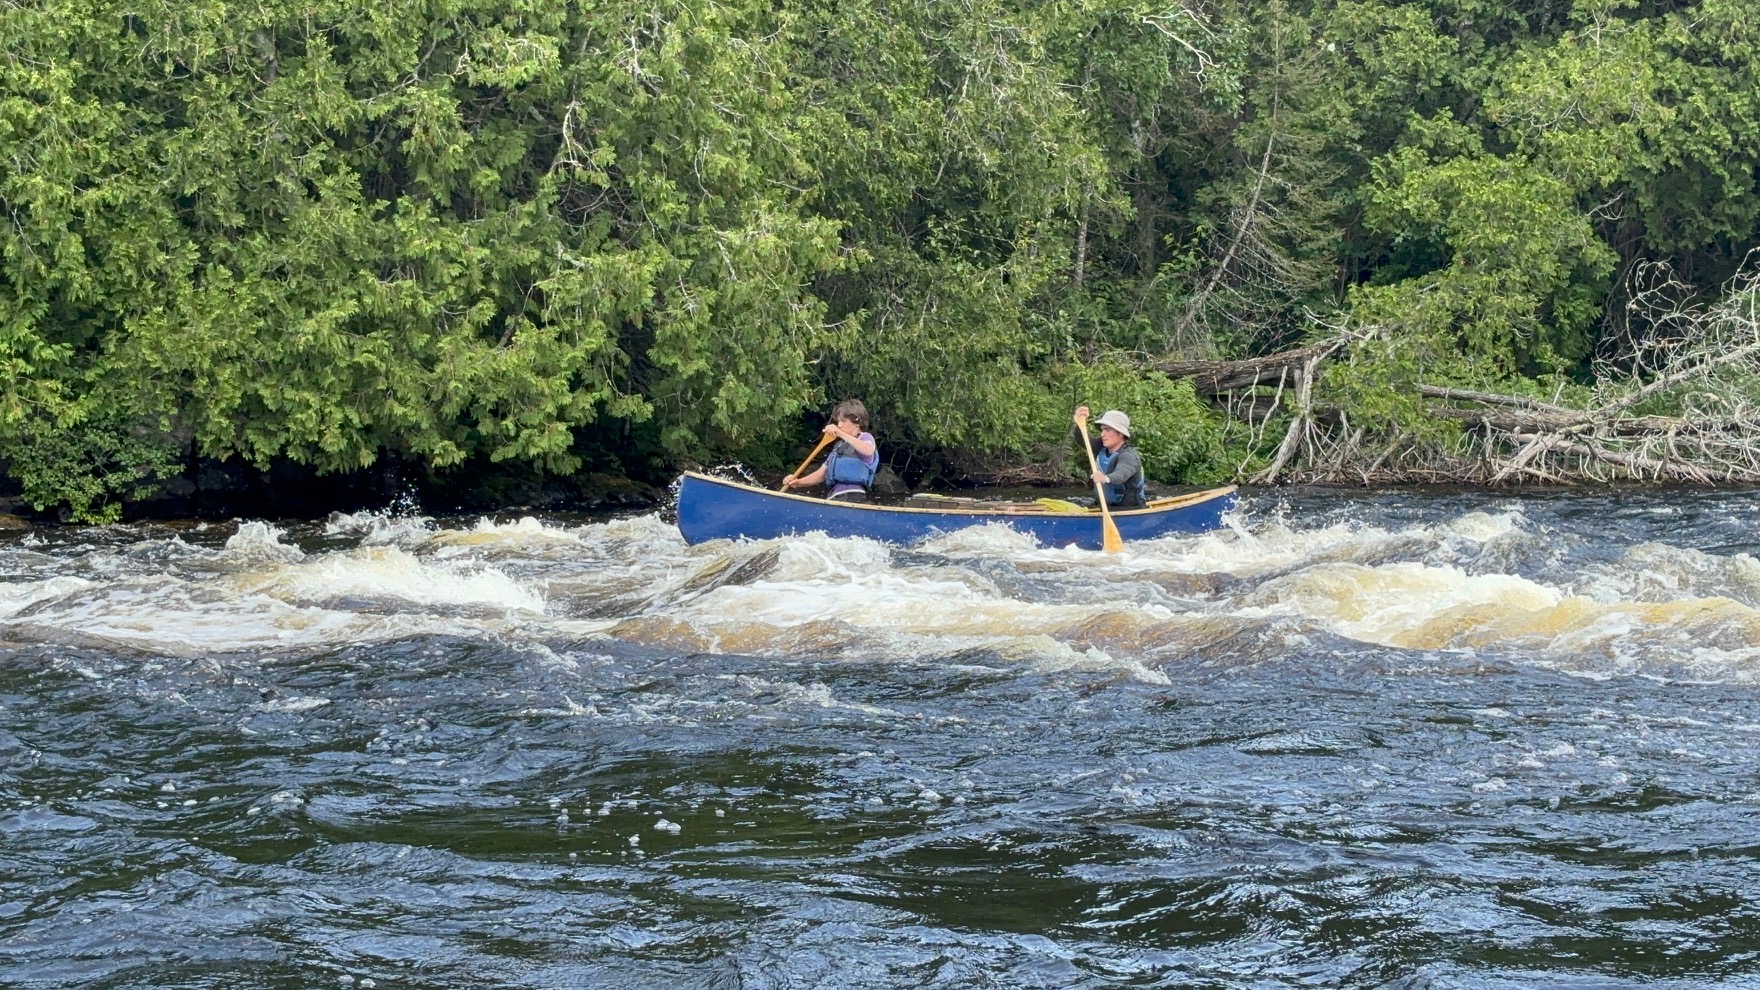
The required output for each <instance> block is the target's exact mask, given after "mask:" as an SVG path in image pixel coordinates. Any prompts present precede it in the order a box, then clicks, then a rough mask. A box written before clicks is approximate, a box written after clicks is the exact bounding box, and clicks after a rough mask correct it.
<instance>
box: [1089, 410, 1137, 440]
mask: <svg viewBox="0 0 1760 990" xmlns="http://www.w3.org/2000/svg"><path fill="white" fill-rule="evenodd" d="M1094 423H1095V425H1097V426H1110V427H1112V428H1113V429H1115V430H1117V431H1118V432H1120V433H1122V434H1124V435H1125V437H1126V438H1129V437H1130V435H1131V418H1130V417H1129V416H1126V415H1125V414H1124V413H1121V412H1119V411H1118V410H1117V409H1108V410H1106V412H1105V413H1104V414H1103V415H1102V416H1101V417H1100V418H1099V419H1097V420H1095V421H1094Z"/></svg>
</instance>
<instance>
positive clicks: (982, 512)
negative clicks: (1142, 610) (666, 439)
mask: <svg viewBox="0 0 1760 990" xmlns="http://www.w3.org/2000/svg"><path fill="white" fill-rule="evenodd" d="M961 501H964V500H961ZM1234 502H1235V490H1234V488H1233V486H1230V487H1228V488H1215V489H1211V490H1210V491H1203V492H1193V493H1191V494H1189V495H1180V496H1177V497H1175V498H1164V499H1156V500H1154V501H1152V502H1150V503H1149V505H1148V506H1147V507H1146V508H1142V509H1131V510H1128V511H1123V512H1114V513H1113V514H1112V521H1113V522H1114V523H1115V524H1116V525H1117V526H1118V534H1119V535H1120V536H1122V537H1123V538H1124V541H1125V543H1127V544H1128V543H1130V542H1131V541H1133V540H1152V539H1154V538H1156V537H1158V536H1166V535H1168V534H1170V533H1199V532H1203V531H1205V530H1210V529H1215V528H1217V527H1218V526H1220V525H1222V514H1223V513H1224V512H1227V511H1228V510H1229V509H1230V508H1231V507H1233V506H1234ZM966 504H968V505H969V504H971V503H966ZM992 522H998V523H1002V524H1003V525H1005V526H1011V527H1013V528H1014V529H1016V530H1019V531H1020V532H1023V533H1028V534H1030V535H1032V536H1033V537H1035V538H1036V539H1038V541H1039V543H1040V544H1041V545H1044V546H1052V547H1064V546H1077V547H1082V548H1084V549H1088V550H1098V549H1100V536H1101V533H1100V527H1101V522H1100V513H1099V512H1096V511H1089V512H1051V511H1047V510H1044V509H1024V508H1021V507H1019V506H1018V505H1016V506H1013V507H1010V508H1007V509H1002V508H982V507H978V508H966V507H961V508H946V509H943V508H916V507H914V506H893V505H864V504H861V503H853V504H852V503H846V502H827V501H826V500H825V499H823V498H815V497H812V496H807V495H793V494H787V493H783V492H776V491H769V490H767V489H763V488H753V487H752V486H751V485H742V484H740V483H738V482H734V481H724V480H722V479H720V478H711V477H709V476H708V475H704V474H697V473H695V472H688V473H686V474H685V476H684V477H683V479H682V480H681V481H680V483H679V491H678V530H679V532H681V533H683V534H684V539H685V542H686V543H702V542H705V541H707V540H721V539H739V538H741V537H745V538H747V539H753V540H770V539H775V538H777V537H780V536H793V535H798V534H801V533H814V532H820V533H825V534H827V535H829V536H865V537H867V538H868V539H871V540H881V541H884V542H887V543H898V544H904V545H909V544H912V543H915V542H917V541H918V540H921V539H923V538H924V537H926V536H933V535H934V534H936V533H946V532H950V531H952V530H956V529H964V528H966V527H967V526H981V525H983V524H985V523H992Z"/></svg>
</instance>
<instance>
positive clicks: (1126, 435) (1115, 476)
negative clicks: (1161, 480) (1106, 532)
mask: <svg viewBox="0 0 1760 990" xmlns="http://www.w3.org/2000/svg"><path fill="white" fill-rule="evenodd" d="M1087 418H1088V407H1087V406H1078V407H1077V408H1076V416H1075V419H1076V425H1075V431H1080V432H1082V434H1083V436H1082V440H1083V442H1085V443H1087V444H1088V445H1089V448H1090V449H1091V450H1093V451H1094V463H1095V464H1096V465H1098V466H1099V470H1098V471H1095V472H1094V480H1095V481H1096V482H1098V483H1099V484H1101V485H1104V486H1105V490H1106V505H1107V507H1108V508H1112V509H1140V508H1142V507H1143V506H1144V505H1145V504H1147V502H1148V500H1149V492H1148V487H1147V485H1146V483H1145V481H1144V478H1143V455H1142V454H1139V453H1137V448H1135V447H1133V446H1131V418H1130V417H1129V416H1126V415H1125V414H1124V413H1122V412H1120V411H1119V410H1117V409H1108V410H1106V412H1104V413H1102V414H1101V415H1100V418H1099V419H1098V420H1096V421H1095V424H1094V425H1096V426H1098V427H1100V436H1099V437H1097V438H1091V437H1089V436H1087V435H1086V431H1085V430H1083V428H1082V424H1083V423H1084V422H1085V421H1086V420H1087Z"/></svg>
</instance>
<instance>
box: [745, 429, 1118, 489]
mask: <svg viewBox="0 0 1760 990" xmlns="http://www.w3.org/2000/svg"><path fill="white" fill-rule="evenodd" d="M834 439H836V436H835V435H834V434H830V433H824V434H821V435H820V436H819V446H817V447H814V448H813V452H812V453H810V454H808V455H807V459H806V460H804V461H802V462H801V466H800V467H798V468H795V469H794V474H792V475H789V477H792V478H798V477H800V474H801V472H802V471H805V470H806V469H807V465H808V464H811V463H813V458H815V457H818V456H819V451H821V450H824V449H825V445H826V444H828V443H830V442H831V441H832V440H834ZM1088 456H1089V457H1092V456H1094V455H1092V454H1089V455H1088ZM787 480H788V479H787V478H784V479H783V481H784V482H785V483H784V484H781V485H778V486H777V488H776V490H777V491H779V492H785V491H788V485H787V484H786V482H787Z"/></svg>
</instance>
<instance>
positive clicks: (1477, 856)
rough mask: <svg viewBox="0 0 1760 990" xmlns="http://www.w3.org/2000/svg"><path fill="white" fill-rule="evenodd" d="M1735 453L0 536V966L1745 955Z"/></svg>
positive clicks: (1457, 964)
mask: <svg viewBox="0 0 1760 990" xmlns="http://www.w3.org/2000/svg"><path fill="white" fill-rule="evenodd" d="M1751 501H1752V496H1750V495H1747V494H1745V493H1709V494H1708V493H1656V492H1645V493H1629V494H1618V493H1613V494H1597V495H1552V496H1534V497H1526V498H1510V497H1501V496H1491V495H1481V494H1440V495H1439V494H1421V493H1391V494H1380V495H1361V494H1359V495H1347V494H1341V493H1336V492H1331V493H1325V492H1321V493H1297V494H1292V495H1288V496H1281V497H1280V496H1275V495H1271V496H1268V495H1259V496H1256V497H1250V498H1247V499H1245V500H1244V501H1243V502H1242V504H1241V506H1240V508H1239V509H1238V510H1237V511H1236V512H1235V513H1234V514H1233V515H1232V516H1231V517H1229V519H1228V526H1227V527H1226V528H1224V529H1221V530H1218V531H1215V532H1212V533H1208V534H1204V535H1200V536H1182V537H1173V538H1167V539H1161V540H1155V541H1149V542H1142V543H1135V544H1132V545H1129V546H1127V547H1126V550H1125V552H1124V553H1122V554H1118V555H1107V554H1102V553H1097V552H1090V551H1084V550H1077V549H1046V548H1042V547H1039V546H1037V545H1035V544H1034V543H1033V541H1032V540H1031V539H1030V538H1027V537H1024V536H1022V535H1020V534H1017V533H1015V532H1013V531H1011V530H1009V529H1007V528H1004V527H1001V526H990V527H985V528H979V529H971V530H964V531H961V532H958V533H954V534H950V535H946V536H942V537H938V538H934V539H931V540H929V541H927V542H924V543H922V544H920V545H916V546H911V547H896V546H888V545H885V544H880V543H875V542H871V541H866V540H860V539H830V538H826V537H824V536H823V535H809V536H805V537H801V538H797V539H788V540H777V541H765V542H726V541H721V542H713V543H708V544H704V545H700V546H695V547H692V546H687V545H686V544H685V543H684V541H683V540H682V539H681V538H680V536H679V534H678V531H677V529H676V528H675V527H674V526H672V525H670V524H669V523H668V522H667V521H666V520H665V519H664V518H662V516H661V515H659V514H649V515H641V516H635V517H629V518H577V517H565V516H554V517H539V516H523V517H497V518H467V519H457V518H447V519H435V518H427V517H423V516H419V515H392V514H385V513H359V514H354V515H335V516H332V517H331V518H330V519H329V520H327V521H323V522H317V523H302V522H266V521H261V520H248V521H237V522H231V523H181V524H141V525H133V526H114V527H108V528H100V529H52V530H42V531H37V532H33V533H29V534H25V535H22V536H16V537H12V536H8V537H5V538H4V539H5V540H6V542H3V543H0V574H4V576H5V580H4V583H0V802H3V805H0V841H4V842H5V843H6V845H7V847H8V850H9V852H8V857H7V858H8V859H9V860H10V863H9V865H8V866H7V867H6V869H5V871H4V875H5V878H6V885H5V887H4V890H3V891H0V983H5V984H7V985H14V986H21V987H63V986H68V987H71V986H108V987H207V986H228V985H238V983H237V982H236V981H237V980H239V979H246V980H248V981H249V982H251V983H253V984H259V985H265V986H268V985H276V986H311V985H320V984H322V985H359V986H396V985H419V986H445V987H479V986H533V987H555V986H571V987H572V986H608V987H609V986H620V987H626V986H648V985H653V986H666V987H669V988H678V987H692V986H703V987H709V986H751V987H795V986H801V987H804V986H828V985H837V986H864V987H865V986H872V987H918V986H995V985H1010V986H1046V987H1051V986H1056V987H1069V986H1094V987H1100V986H1118V985H1129V986H1166V987H1176V986H1191V985H1213V986H1233V985H1252V986H1298V985H1299V986H1308V985H1315V984H1325V985H1336V986H1362V987H1371V986H1373V987H1381V986H1402V987H1419V986H1438V987H1441V986H1448V987H1506V986H1528V985H1538V984H1545V985H1550V986H1572V985H1580V986H1596V987H1602V986H1626V985H1630V986H1637V985H1639V984H1643V985H1646V986H1653V985H1655V984H1656V983H1657V982H1658V981H1663V982H1668V981H1678V982H1679V983H1680V984H1681V985H1688V984H1693V985H1701V984H1703V983H1706V982H1726V981H1730V980H1735V981H1738V982H1739V981H1741V980H1747V979H1760V963H1756V962H1754V961H1753V960H1756V959H1760V921H1757V919H1760V900H1757V898H1756V895H1755V893H1754V891H1755V890H1760V883H1757V882H1756V881H1760V858H1757V854H1756V852H1755V849H1754V847H1753V843H1752V840H1751V834H1752V828H1751V821H1752V815H1753V809H1754V808H1755V807H1756V806H1757V805H1760V786H1757V785H1756V781H1755V778H1754V776H1753V773H1752V769H1751V767H1752V766H1753V765H1754V762H1755V759H1756V758H1757V757H1760V752H1757V750H1760V703H1757V701H1756V692H1757V691H1760V684H1757V683H1756V682H1757V681H1760V562H1757V561H1756V559H1755V556H1754V553H1755V552H1756V551H1757V550H1760V538H1756V537H1755V536H1754V535H1753V531H1752V527H1751V525H1750V524H1749V519H1750V517H1751V515H1752V513H1751V509H1750V502H1751Z"/></svg>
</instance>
